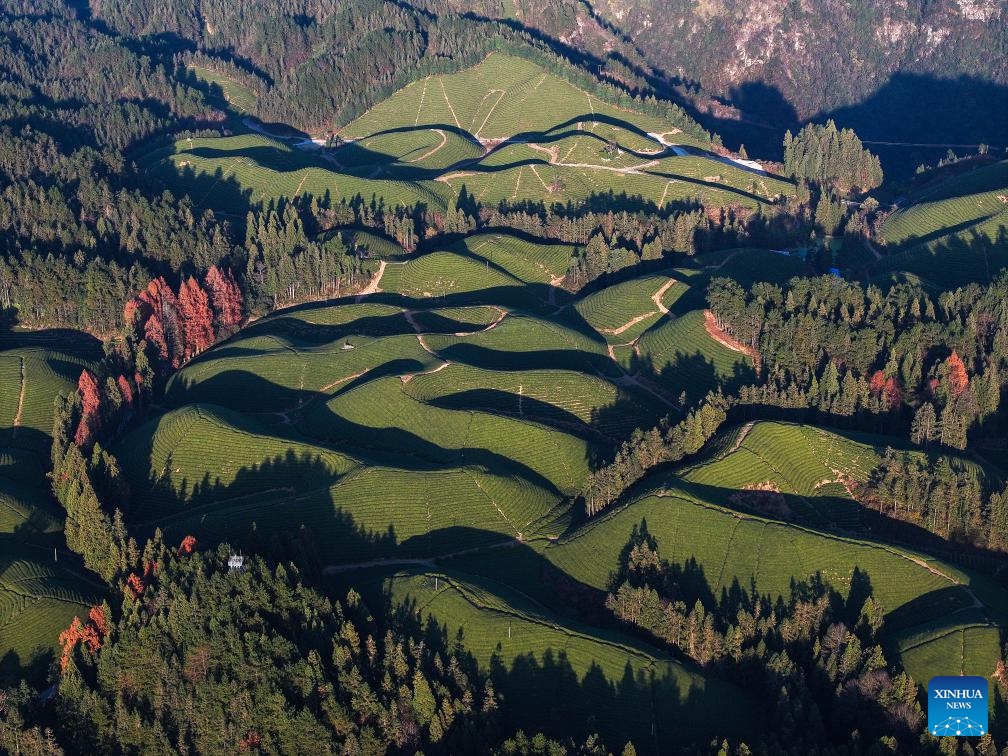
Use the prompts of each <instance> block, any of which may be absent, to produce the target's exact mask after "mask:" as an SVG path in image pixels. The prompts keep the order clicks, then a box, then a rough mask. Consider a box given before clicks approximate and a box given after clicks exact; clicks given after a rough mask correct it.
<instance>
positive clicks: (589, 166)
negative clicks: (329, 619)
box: [557, 160, 658, 176]
mask: <svg viewBox="0 0 1008 756" xmlns="http://www.w3.org/2000/svg"><path fill="white" fill-rule="evenodd" d="M557 165H562V166H563V167H564V168H583V169H585V170H592V171H609V172H610V173H622V174H623V175H625V176H639V175H641V174H642V172H643V170H644V169H645V168H654V167H655V166H656V165H658V161H657V160H648V161H647V162H646V163H638V164H637V165H628V166H626V167H624V168H616V167H614V166H611V165H595V164H594V163H557Z"/></svg>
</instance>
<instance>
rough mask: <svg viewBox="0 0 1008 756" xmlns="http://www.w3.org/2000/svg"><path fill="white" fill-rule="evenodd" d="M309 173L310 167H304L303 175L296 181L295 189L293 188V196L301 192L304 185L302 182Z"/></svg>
mask: <svg viewBox="0 0 1008 756" xmlns="http://www.w3.org/2000/svg"><path fill="white" fill-rule="evenodd" d="M309 173H311V168H305V172H304V176H302V177H301V180H300V181H299V182H298V185H297V189H295V190H294V196H295V197H297V196H298V195H299V194H301V187H302V186H304V182H305V180H306V179H307V178H308V174H309Z"/></svg>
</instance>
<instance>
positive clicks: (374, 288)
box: [354, 260, 386, 302]
mask: <svg viewBox="0 0 1008 756" xmlns="http://www.w3.org/2000/svg"><path fill="white" fill-rule="evenodd" d="M385 265H386V263H385V261H384V260H381V261H380V262H379V263H378V272H377V273H375V275H374V278H372V279H371V282H370V283H369V284H368V285H367V286H365V287H364V288H363V289H361V290H360V291H359V292H358V293H357V297H356V298H355V299H354V301H355V302H360V301H361V300H362V299H364V297H366V296H367V295H368V294H377V293H378V292H379V291H381V289H379V288H378V284H379V283H380V282H381V279H382V276H383V275H385Z"/></svg>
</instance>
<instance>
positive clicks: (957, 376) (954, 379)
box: [945, 352, 969, 397]
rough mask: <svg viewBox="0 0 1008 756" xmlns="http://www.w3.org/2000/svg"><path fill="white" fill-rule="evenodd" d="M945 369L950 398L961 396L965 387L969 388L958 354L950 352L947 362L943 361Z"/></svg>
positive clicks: (963, 366)
mask: <svg viewBox="0 0 1008 756" xmlns="http://www.w3.org/2000/svg"><path fill="white" fill-rule="evenodd" d="M945 368H946V370H947V371H948V373H947V374H948V386H949V391H951V392H952V396H955V397H958V396H962V394H963V392H964V391H966V387H967V386H969V374H968V373H967V372H966V366H965V365H964V364H963V361H962V358H961V357H960V356H959V353H958V352H952V354H951V355H950V356H949V358H948V360H946V361H945Z"/></svg>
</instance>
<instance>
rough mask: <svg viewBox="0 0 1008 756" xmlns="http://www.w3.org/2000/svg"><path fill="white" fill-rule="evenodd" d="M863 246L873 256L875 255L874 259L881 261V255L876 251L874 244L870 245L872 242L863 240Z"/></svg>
mask: <svg viewBox="0 0 1008 756" xmlns="http://www.w3.org/2000/svg"><path fill="white" fill-rule="evenodd" d="M864 245H865V246H866V247H867V248H868V251H869V252H871V253H872V254H873V255H875V259H876V260H881V259H882V254H881V253H880V252H879V251H878V247H876V246H875V245H874V244H872V242H871V240H870V239H867V238H866V239H865V240H864Z"/></svg>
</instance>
